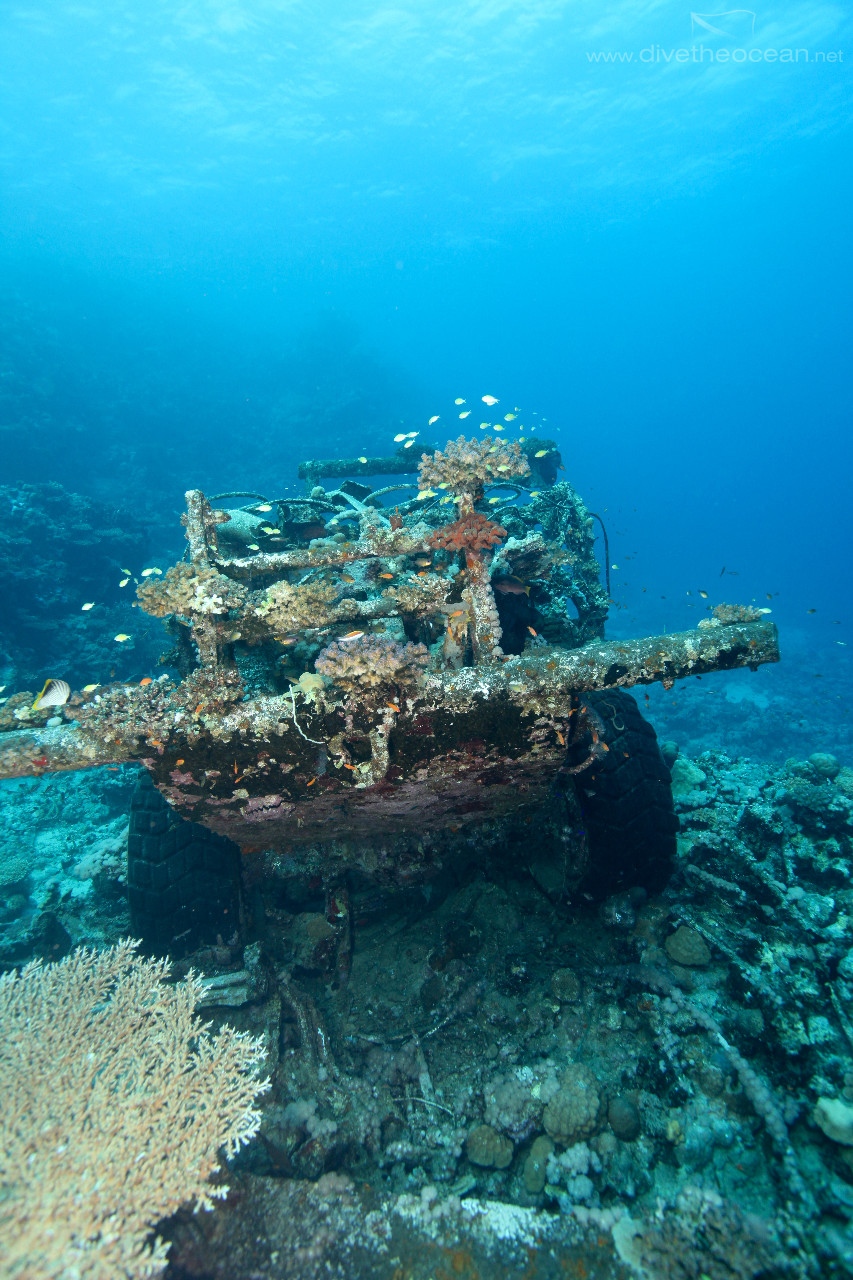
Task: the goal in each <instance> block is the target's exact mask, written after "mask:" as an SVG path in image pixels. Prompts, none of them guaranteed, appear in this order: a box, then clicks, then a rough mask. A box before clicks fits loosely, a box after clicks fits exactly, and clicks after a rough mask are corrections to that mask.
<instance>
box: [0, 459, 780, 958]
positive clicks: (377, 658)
mask: <svg viewBox="0 0 853 1280" xmlns="http://www.w3.org/2000/svg"><path fill="white" fill-rule="evenodd" d="M416 466H417V472H418V474H417V477H416V478H415V476H414V471H415V467H416ZM558 466H559V454H558V453H557V449H556V445H554V444H553V443H552V442H548V441H542V440H536V441H531V442H525V443H524V444H522V443H521V442H513V443H508V442H506V441H505V440H503V439H502V438H497V437H492V436H488V435H487V436H485V438H481V439H475V440H470V439H465V438H463V437H460V438H459V439H458V440H456V441H451V442H449V443H448V444H447V445H446V446H445V448H444V449H427V450H425V451H423V452H422V455H421V457H420V462H419V464H418V462H417V459H416V458H413V457H412V454H411V453H409V452H407V451H406V450H405V449H403V448H401V449H400V450H399V451H398V452H397V453H396V454H395V455H393V456H392V457H389V458H364V457H362V458H358V459H355V458H353V459H338V460H334V461H328V462H322V461H321V462H311V463H304V464H302V466H301V468H300V474H301V476H302V477H303V478H304V479H305V480H306V482H307V483H306V493H305V496H304V497H301V498H298V499H293V498H287V499H286V500H279V501H277V500H275V499H267V498H265V497H264V496H263V495H260V494H223V495H218V496H217V497H216V498H213V499H211V500H208V498H206V497H205V495H204V494H203V493H201V492H200V491H199V490H191V491H189V492H188V493H187V495H186V497H187V513H186V516H185V517H184V523H185V526H186V539H187V550H186V554H185V557H184V559H183V560H182V561H181V562H180V563H178V564H176V565H175V566H174V567H172V568H171V569H169V570H168V571H167V572H166V573H165V574H164V575H162V576H161V577H159V578H153V579H148V580H146V581H145V582H144V583H143V584H142V585H141V586H139V588H138V591H137V595H138V605H139V607H140V608H141V609H143V610H144V611H146V612H147V613H148V614H151V615H154V616H157V617H160V618H163V619H165V620H166V624H167V627H168V629H169V631H170V632H171V634H172V636H173V638H174V648H173V650H172V651H171V652H170V653H169V654H167V655H164V661H165V663H166V664H167V665H168V666H169V667H170V669H172V670H173V671H177V672H179V673H180V678H179V679H173V678H171V677H168V676H161V677H160V678H159V679H157V680H153V681H151V682H149V683H147V684H143V685H132V686H130V685H113V686H104V687H98V688H96V689H94V690H93V691H90V692H88V693H76V694H74V695H72V697H71V698H70V699H69V701H68V702H67V704H66V705H65V706H64V707H63V708H62V710H61V715H62V718H63V722H62V723H61V724H57V723H56V718H55V717H56V712H55V709H54V708H51V709H49V710H48V711H47V712H42V711H32V712H29V711H22V713H21V715H19V717H18V720H19V723H20V727H19V728H16V729H15V731H13V732H8V733H3V734H0V776H3V777H13V776H27V775H33V774H39V773H42V772H47V771H55V770H65V769H79V768H85V767H88V766H93V765H98V764H109V763H117V762H127V761H134V760H135V761H140V762H142V763H143V764H144V765H145V767H146V770H147V779H146V781H145V784H144V785H141V786H140V787H139V788H138V791H137V799H136V801H135V804H134V813H133V814H132V820H131V835H130V844H129V866H128V886H129V896H130V905H131V915H132V920H133V924H134V927H135V931H136V932H138V933H139V934H141V935H142V936H143V937H144V939H145V941H146V943H148V944H150V945H151V946H153V947H156V948H158V949H161V950H172V951H180V950H183V951H186V950H189V949H191V947H192V946H193V945H199V944H200V943H201V942H204V941H210V940H211V937H213V938H215V937H216V936H224V935H225V934H227V933H228V932H230V931H231V929H232V927H234V926H235V924H236V925H237V926H239V920H240V919H241V916H242V913H243V911H244V908H243V906H242V900H241V895H240V891H239V883H240V879H241V877H240V868H241V865H242V871H243V881H244V882H245V883H253V884H256V885H257V884H259V883H262V882H269V881H270V879H271V878H273V879H274V878H275V877H276V876H277V877H279V878H281V877H288V876H289V877H293V876H302V877H305V878H306V879H313V881H314V882H319V883H322V885H323V887H324V889H325V893H326V901H327V907H328V910H327V918H328V919H329V920H330V921H334V922H335V923H336V925H340V923H341V922H342V921H343V922H345V923H346V921H347V918H348V912H349V907H348V903H349V892H350V889H351V888H352V886H353V884H354V878H355V880H357V882H358V883H366V882H372V883H377V882H378V883H379V884H382V885H385V886H390V887H396V888H400V887H405V886H407V885H411V884H416V883H424V882H425V881H429V880H430V879H431V878H435V877H436V876H438V875H440V873H441V870H442V868H443V867H446V865H447V864H448V862H456V863H458V861H459V860H464V859H466V858H469V859H470V858H471V857H472V856H477V854H478V851H480V852H482V851H485V850H488V852H489V856H491V855H492V854H495V855H496V856H497V854H498V853H499V851H500V849H503V850H505V851H512V850H514V851H515V852H514V853H511V855H510V856H513V857H515V858H516V859H517V858H518V856H519V855H518V852H517V851H518V850H519V849H523V850H524V851H525V856H528V857H529V865H530V869H531V872H532V874H533V875H534V877H535V878H537V880H538V882H539V883H540V885H541V887H542V888H543V891H545V892H547V893H550V894H554V895H555V896H560V895H562V896H564V897H571V895H572V894H575V893H578V892H583V893H584V894H586V895H587V897H590V896H592V897H601V896H604V895H606V894H608V893H611V892H613V891H614V890H617V889H619V888H627V887H629V886H631V885H635V884H645V885H646V886H647V887H659V886H660V884H662V883H663V881H664V880H665V879H666V876H667V874H668V870H669V866H670V862H671V858H672V855H673V853H674V848H675V828H676V820H675V817H674V814H673V811H672V799H671V793H670V788H669V776H668V773H667V770H666V766H665V765H664V763H663V760H662V758H661V755H660V752H659V749H658V747H657V743H656V740H655V736H654V733H653V730H652V729H651V727H650V726H649V725H648V724H647V723H646V722H645V721H644V720H643V719H642V717H641V716H640V714H639V710H638V708H637V705H636V703H635V701H634V700H633V698H631V696H630V695H629V694H627V693H626V692H625V690H626V689H627V688H628V687H630V686H632V685H635V684H644V683H650V682H653V681H661V682H663V684H664V685H666V686H669V685H671V684H672V683H673V682H674V681H675V680H676V679H679V678H682V677H686V676H689V675H698V674H702V673H704V672H709V671H717V670H723V669H727V668H734V667H742V666H750V667H753V668H755V667H757V666H758V665H759V664H761V663H765V662H775V661H777V660H778V656H779V654H778V647H777V635H776V629H775V627H774V626H773V624H772V623H770V622H769V621H768V620H767V619H766V618H764V617H763V616H762V614H761V612H760V611H759V610H755V609H752V608H745V607H741V606H720V607H718V608H717V609H716V610H715V611H714V613H713V615H712V616H710V617H709V618H707V619H706V620H704V621H703V622H702V623H700V625H699V627H697V628H696V629H695V630H691V631H685V632H681V633H676V634H670V635H663V636H652V637H646V638H642V639H636V640H618V641H613V640H611V641H608V640H606V639H605V638H604V624H605V620H606V617H607V610H608V603H609V600H608V595H607V592H606V591H605V589H604V586H603V585H602V583H601V569H600V566H599V564H598V562H597V560H596V557H595V555H594V534H595V525H594V519H593V516H592V515H591V514H590V512H589V511H588V510H587V509H586V507H585V506H584V504H583V502H582V500H581V499H580V497H579V496H578V495H577V493H576V492H575V491H574V489H573V488H572V486H571V485H570V484H569V483H567V482H566V481H560V482H559V483H557V482H556V481H557V475H558ZM377 476H382V477H388V478H389V479H392V480H394V483H390V484H387V483H386V484H385V485H383V486H382V487H378V488H373V487H371V485H369V484H367V483H365V481H366V480H368V479H372V478H374V477H377ZM332 480H334V481H336V482H337V481H339V482H340V483H336V484H334V485H333V484H331V483H330V481H332ZM51 714H52V715H54V721H53V724H52V725H51V726H48V725H47V723H46V721H47V719H48V718H49V716H50V715H51ZM148 779H150V781H148ZM152 783H153V788H156V791H155V790H154V789H153V788H152V786H151V784H152ZM157 793H159V796H158V794H157ZM161 797H162V798H164V799H165V801H166V802H167V805H168V807H167V805H166V804H164V803H163V799H161ZM181 820H184V821H183V822H182V821H181ZM343 927H344V926H343V925H341V928H343ZM180 940H182V941H180Z"/></svg>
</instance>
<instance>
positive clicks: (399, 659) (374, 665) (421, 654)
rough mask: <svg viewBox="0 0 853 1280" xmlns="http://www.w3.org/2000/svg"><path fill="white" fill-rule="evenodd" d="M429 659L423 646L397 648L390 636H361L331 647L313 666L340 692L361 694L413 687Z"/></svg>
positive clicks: (401, 646)
mask: <svg viewBox="0 0 853 1280" xmlns="http://www.w3.org/2000/svg"><path fill="white" fill-rule="evenodd" d="M428 656H429V653H428V650H427V648H426V646H425V645H422V644H406V645H399V644H398V643H397V641H396V640H392V639H391V637H390V636H361V637H360V638H359V639H358V640H350V641H348V642H347V643H339V642H337V641H336V642H334V643H333V644H330V645H329V646H328V647H327V648H326V649H324V650H323V652H322V653H320V654H318V656H317V661H316V662H315V663H314V666H315V668H316V670H317V671H319V672H320V674H321V675H324V676H328V677H329V678H330V679H331V680H334V682H335V684H337V685H339V686H340V687H341V688H342V689H348V690H350V691H352V692H356V691H358V692H363V691H365V690H368V689H378V688H380V687H382V686H383V685H386V686H387V685H397V684H413V683H415V682H416V681H417V680H418V679H419V678H420V676H421V675H422V673H423V670H424V667H425V666H426V663H427V658H428Z"/></svg>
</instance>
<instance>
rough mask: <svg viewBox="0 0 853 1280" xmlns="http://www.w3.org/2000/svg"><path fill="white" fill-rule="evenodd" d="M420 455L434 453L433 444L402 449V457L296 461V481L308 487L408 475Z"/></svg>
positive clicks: (413, 468)
mask: <svg viewBox="0 0 853 1280" xmlns="http://www.w3.org/2000/svg"><path fill="white" fill-rule="evenodd" d="M422 453H435V445H423V444H420V443H419V444H417V445H413V446H412V448H411V450H406V455H408V456H405V455H404V456H401V455H400V454H392V455H391V456H390V457H389V456H386V457H376V458H367V459H366V460H365V461H364V462H362V461H361V459H360V458H316V459H312V460H311V461H309V462H300V464H299V472H298V474H299V479H300V480H307V481H308V483H309V484H317V483H318V481H320V480H327V479H331V478H335V477H337V476H410V475H413V474H414V473H415V471H417V469H418V459H419V458H420V456H421V454H422Z"/></svg>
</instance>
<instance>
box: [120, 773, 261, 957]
mask: <svg viewBox="0 0 853 1280" xmlns="http://www.w3.org/2000/svg"><path fill="white" fill-rule="evenodd" d="M240 865H241V863H240V850H239V848H238V847H237V845H236V844H234V843H233V841H231V840H227V839H226V838H225V837H224V836H220V835H216V834H215V833H214V832H213V831H208V830H207V828H206V827H202V826H199V825H198V824H197V823H195V822H187V821H186V819H184V818H181V817H179V816H178V815H177V814H176V813H175V812H174V811H173V810H172V809H171V807H170V806H169V805H168V804H167V803H166V801H165V800H164V799H163V797H162V796H161V795H160V792H159V791H158V790H157V788H156V787H155V786H154V784H153V782H152V781H151V779H150V777H149V776H148V774H147V773H145V772H143V773H142V774H140V777H139V781H138V782H137V784H136V788H135V790H134V792H133V796H132V798H131V802H130V826H129V831H128V837H127V887H128V902H129V906H130V923H131V929H132V930H133V935H134V937H137V938H141V939H142V944H143V947H144V948H145V950H146V951H148V952H150V953H153V954H155V955H167V954H168V955H170V956H172V957H174V958H178V959H179V958H180V957H181V956H183V955H186V954H187V953H188V952H190V951H194V950H196V948H197V947H200V946H206V945H213V944H215V943H217V942H218V941H221V942H226V941H228V940H229V939H230V938H231V937H233V935H234V934H235V932H238V931H239V928H240Z"/></svg>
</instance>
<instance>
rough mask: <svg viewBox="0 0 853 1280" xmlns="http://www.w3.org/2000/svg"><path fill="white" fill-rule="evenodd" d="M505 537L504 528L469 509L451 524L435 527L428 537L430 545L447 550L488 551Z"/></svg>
mask: <svg viewBox="0 0 853 1280" xmlns="http://www.w3.org/2000/svg"><path fill="white" fill-rule="evenodd" d="M505 537H506V529H504V528H503V527H502V526H501V525H499V524H494V523H493V521H491V520H489V519H487V518H486V516H484V515H483V514H482V513H481V512H479V511H469V512H467V513H466V514H465V515H463V516H460V518H459V519H458V520H454V522H453V524H446V525H443V526H442V527H441V528H440V529H436V531H435V533H434V534H433V535H432V536H431V537H430V538H429V539H428V541H429V545H430V546H431V547H436V548H442V549H444V550H447V551H488V550H490V549H491V548H492V547H495V546H497V544H498V543H499V542H500V541H501V539H502V538H505Z"/></svg>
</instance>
